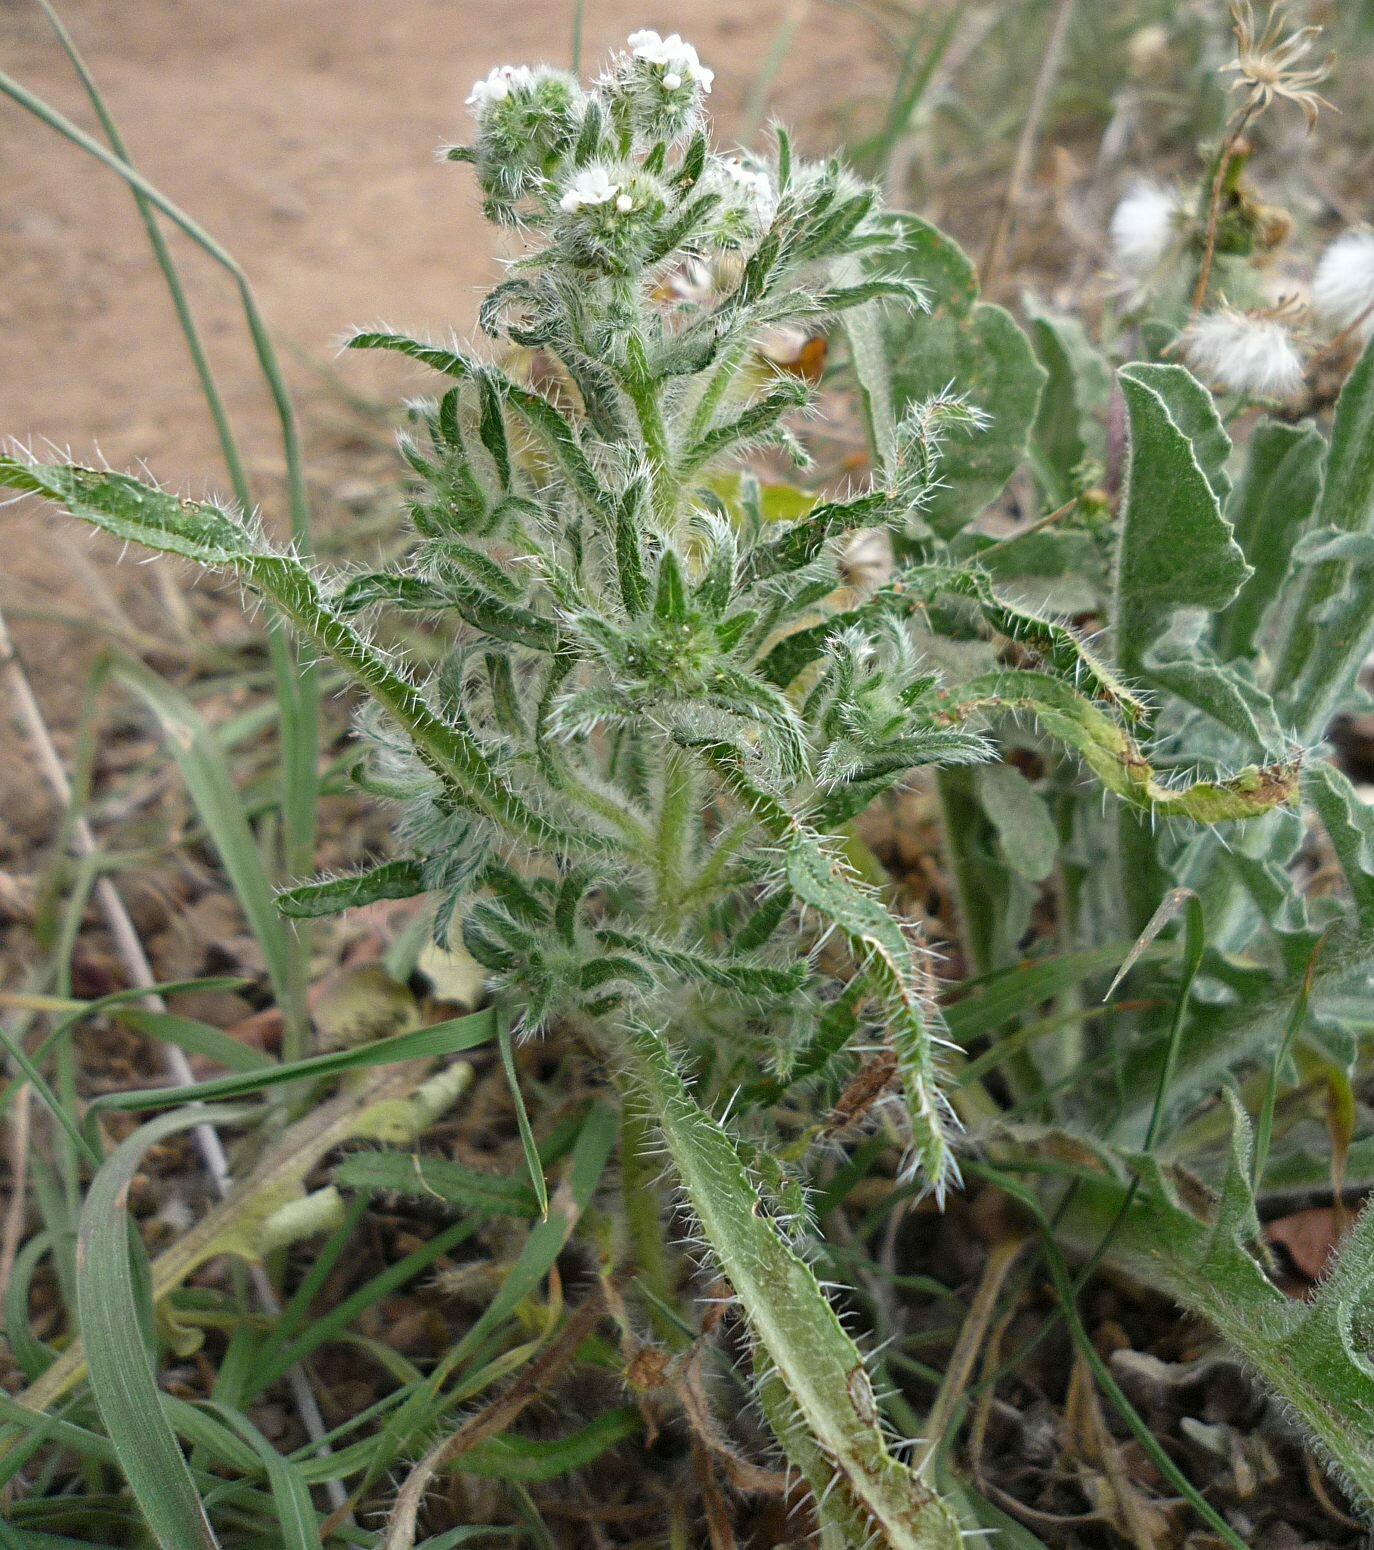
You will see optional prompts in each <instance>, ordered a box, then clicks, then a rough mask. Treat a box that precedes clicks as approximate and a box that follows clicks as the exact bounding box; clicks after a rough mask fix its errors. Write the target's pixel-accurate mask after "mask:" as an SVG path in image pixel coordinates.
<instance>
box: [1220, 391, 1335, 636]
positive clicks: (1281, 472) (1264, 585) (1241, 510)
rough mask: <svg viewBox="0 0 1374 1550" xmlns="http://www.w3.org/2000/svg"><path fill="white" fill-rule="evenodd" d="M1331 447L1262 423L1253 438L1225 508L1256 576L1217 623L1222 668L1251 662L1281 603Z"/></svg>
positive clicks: (1297, 429) (1302, 430)
mask: <svg viewBox="0 0 1374 1550" xmlns="http://www.w3.org/2000/svg"><path fill="white" fill-rule="evenodd" d="M1325 454H1326V443H1325V442H1324V441H1323V440H1322V437H1321V433H1320V432H1319V431H1318V430H1317V428H1316V426H1314V425H1310V424H1304V425H1285V424H1284V423H1283V422H1282V421H1280V420H1262V421H1261V422H1260V423H1259V424H1258V425H1257V426H1256V427H1255V429H1254V430H1253V431H1252V432H1251V435H1250V445H1249V448H1248V451H1247V458H1246V464H1245V472H1244V474H1243V475H1242V476H1241V480H1240V483H1239V484H1238V485H1237V486H1236V489H1235V493H1234V494H1233V495H1232V497H1231V501H1230V504H1229V505H1228V507H1227V508H1226V516H1227V520H1228V521H1230V523H1231V524H1232V526H1233V527H1234V529H1235V535H1236V542H1237V543H1238V544H1239V545H1240V547H1241V549H1242V550H1243V551H1244V553H1245V558H1246V560H1247V561H1248V563H1249V564H1250V566H1251V569H1252V570H1253V572H1254V574H1253V575H1252V576H1251V577H1250V579H1249V580H1248V581H1247V582H1246V583H1245V585H1244V586H1243V587H1242V588H1241V589H1240V593H1239V595H1238V596H1237V597H1236V598H1235V600H1234V601H1233V602H1232V603H1231V605H1230V607H1228V608H1227V610H1226V611H1225V613H1224V614H1223V615H1222V616H1221V618H1220V620H1219V621H1218V623H1217V651H1218V655H1219V656H1220V657H1221V659H1222V660H1223V661H1229V660H1231V659H1232V658H1233V657H1238V656H1248V655H1250V654H1251V653H1252V652H1254V651H1255V650H1256V648H1257V646H1258V644H1259V636H1260V627H1261V625H1262V624H1263V623H1264V620H1265V616H1266V614H1267V613H1268V612H1269V610H1270V608H1271V607H1273V606H1274V604H1275V603H1276V601H1277V600H1278V599H1279V597H1280V589H1281V588H1282V587H1283V584H1284V580H1285V579H1286V577H1287V575H1288V572H1289V569H1290V568H1291V565H1292V560H1293V546H1294V544H1295V543H1296V541H1297V539H1298V537H1299V535H1300V534H1301V533H1302V532H1303V530H1304V529H1305V528H1306V526H1307V524H1308V523H1309V522H1310V521H1311V519H1312V514H1313V512H1314V511H1315V510H1316V507H1317V502H1318V500H1319V499H1320V498H1321V489H1322V465H1323V462H1324V459H1325Z"/></svg>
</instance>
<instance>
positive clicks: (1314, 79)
mask: <svg viewBox="0 0 1374 1550" xmlns="http://www.w3.org/2000/svg"><path fill="white" fill-rule="evenodd" d="M1231 20H1232V23H1233V25H1234V27H1235V33H1236V57H1235V59H1233V60H1232V61H1231V63H1230V64H1229V65H1223V66H1222V70H1223V71H1229V72H1231V73H1232V74H1234V75H1235V77H1236V79H1235V80H1234V81H1232V82H1231V90H1232V91H1240V92H1244V93H1245V98H1244V100H1243V101H1242V102H1241V103H1240V104H1239V107H1238V109H1237V112H1238V114H1239V115H1241V116H1244V117H1247V118H1248V117H1249V116H1251V115H1252V114H1255V113H1263V112H1264V111H1265V110H1266V109H1267V108H1268V107H1269V105H1270V103H1271V102H1273V100H1274V98H1275V97H1286V98H1287V99H1288V101H1289V102H1292V103H1296V104H1297V106H1298V107H1299V108H1301V109H1302V116H1303V117H1304V118H1305V119H1306V120H1307V128H1308V131H1309V132H1310V131H1311V130H1312V129H1313V128H1314V127H1315V126H1316V122H1317V114H1318V112H1319V111H1320V110H1321V109H1322V108H1329V107H1331V104H1330V103H1329V102H1328V101H1327V100H1326V98H1325V97H1319V96H1318V95H1317V93H1316V92H1315V91H1314V90H1313V88H1314V87H1316V86H1319V85H1320V84H1321V83H1322V82H1323V81H1324V80H1325V79H1326V78H1327V76H1328V75H1330V73H1331V66H1332V64H1333V63H1334V56H1333V55H1332V56H1328V57H1327V58H1326V59H1325V60H1324V61H1323V62H1322V63H1321V64H1319V65H1308V66H1306V67H1303V68H1299V66H1300V62H1301V61H1302V60H1303V59H1304V58H1305V57H1306V55H1307V53H1308V52H1309V50H1310V49H1311V47H1312V45H1313V43H1315V42H1316V40H1317V39H1318V38H1319V37H1320V36H1321V31H1322V30H1321V28H1320V27H1299V28H1298V29H1297V30H1296V31H1294V32H1290V33H1288V34H1287V36H1285V35H1284V25H1285V23H1286V21H1287V16H1286V15H1285V14H1284V10H1283V7H1282V6H1281V5H1276V6H1274V8H1273V9H1272V10H1271V11H1270V12H1269V15H1268V17H1267V18H1266V20H1265V23H1264V27H1263V28H1262V29H1261V28H1260V26H1259V25H1258V23H1257V22H1256V20H1255V8H1254V6H1253V5H1252V4H1251V0H1231Z"/></svg>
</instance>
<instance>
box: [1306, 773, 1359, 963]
mask: <svg viewBox="0 0 1374 1550" xmlns="http://www.w3.org/2000/svg"><path fill="white" fill-rule="evenodd" d="M1303 791H1304V793H1305V794H1306V796H1307V797H1308V799H1309V800H1310V801H1311V803H1312V805H1313V807H1315V808H1316V810H1317V816H1318V817H1319V818H1320V819H1321V821H1322V827H1323V828H1324V829H1325V830H1326V835H1327V838H1328V839H1329V840H1330V841H1331V848H1332V849H1333V850H1334V851H1335V852H1336V860H1337V861H1338V862H1339V863H1340V868H1341V872H1342V874H1343V876H1344V877H1345V883H1346V887H1347V888H1349V890H1350V898H1351V902H1352V903H1353V904H1354V906H1355V918H1356V920H1357V921H1358V923H1359V929H1360V931H1361V932H1362V933H1364V934H1366V935H1368V934H1369V933H1371V932H1374V809H1371V808H1370V806H1369V804H1368V803H1366V802H1364V801H1362V800H1361V799H1360V794H1359V792H1358V791H1356V790H1355V788H1354V786H1352V785H1351V784H1350V782H1349V780H1347V779H1346V777H1345V776H1344V775H1342V774H1341V772H1340V771H1339V770H1338V769H1337V768H1336V767H1335V765H1333V764H1327V763H1326V762H1325V761H1324V760H1317V761H1316V762H1314V763H1313V764H1310V765H1309V766H1308V767H1307V769H1306V771H1305V772H1304V775H1303Z"/></svg>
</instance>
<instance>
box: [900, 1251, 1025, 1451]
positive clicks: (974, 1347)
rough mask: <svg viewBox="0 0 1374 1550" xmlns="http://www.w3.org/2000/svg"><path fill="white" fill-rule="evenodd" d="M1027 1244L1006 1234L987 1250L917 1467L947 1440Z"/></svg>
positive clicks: (927, 1426) (927, 1419) (922, 1445)
mask: <svg viewBox="0 0 1374 1550" xmlns="http://www.w3.org/2000/svg"><path fill="white" fill-rule="evenodd" d="M1025 1244H1026V1239H1025V1238H1022V1237H1010V1238H1003V1239H1002V1240H1001V1242H999V1243H995V1244H993V1246H992V1248H991V1249H989V1251H988V1257H987V1263H986V1264H985V1265H984V1266H983V1277H982V1280H980V1281H979V1283H978V1290H977V1292H976V1293H975V1294H974V1298H973V1305H972V1307H970V1308H969V1310H968V1317H967V1318H966V1319H965V1320H964V1322H963V1326H962V1328H961V1329H960V1330H959V1339H958V1340H957V1341H956V1343H955V1346H954V1353H953V1355H952V1356H951V1357H950V1359H949V1366H948V1367H947V1368H946V1369H945V1377H944V1382H942V1383H941V1385H940V1392H939V1393H938V1394H937V1395H936V1396H935V1403H934V1405H933V1406H932V1407H931V1411H930V1415H929V1416H928V1417H927V1418H926V1424H925V1427H924V1431H925V1434H926V1435H925V1439H924V1441H923V1442H922V1443H921V1444H920V1446H919V1447H918V1448H917V1450H916V1453H915V1455H914V1458H913V1465H914V1467H915V1468H916V1469H918V1470H925V1469H926V1468H927V1467H928V1466H929V1465H930V1463H931V1461H932V1459H933V1458H934V1457H935V1454H936V1452H937V1451H938V1450H939V1448H940V1446H941V1445H942V1443H943V1442H944V1440H945V1437H946V1434H947V1433H948V1431H949V1429H950V1425H951V1423H952V1422H953V1419H954V1412H955V1410H956V1409H957V1408H958V1405H959V1401H960V1399H961V1398H962V1397H963V1393H964V1390H965V1388H967V1386H968V1380H969V1377H970V1375H971V1374H972V1372H973V1364H974V1363H975V1362H976V1361H977V1360H978V1352H979V1350H980V1349H981V1347H982V1344H983V1340H984V1337H985V1336H986V1334H987V1331H988V1325H989V1324H990V1323H991V1322H992V1316H993V1314H994V1313H995V1312H996V1311H997V1299H998V1298H999V1297H1000V1296H1001V1295H1002V1287H1003V1285H1004V1284H1005V1283H1006V1279H1007V1275H1008V1273H1009V1271H1010V1270H1011V1267H1012V1266H1013V1265H1014V1264H1015V1263H1016V1258H1017V1256H1018V1255H1019V1254H1020V1252H1021V1250H1022V1249H1023V1248H1024V1247H1025Z"/></svg>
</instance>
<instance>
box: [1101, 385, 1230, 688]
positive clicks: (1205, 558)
mask: <svg viewBox="0 0 1374 1550" xmlns="http://www.w3.org/2000/svg"><path fill="white" fill-rule="evenodd" d="M1117 380H1118V382H1119V383H1120V385H1121V392H1122V396H1123V398H1124V400H1125V404H1126V421H1127V427H1128V433H1129V449H1128V459H1127V476H1126V493H1125V498H1124V500H1123V503H1122V511H1121V534H1120V538H1119V540H1118V547H1117V560H1116V576H1115V585H1114V599H1113V609H1112V630H1113V638H1114V640H1115V643H1116V655H1117V660H1118V662H1119V663H1120V665H1121V667H1122V668H1123V670H1125V671H1126V672H1127V673H1135V674H1140V673H1143V671H1144V667H1145V655H1146V652H1147V651H1148V649H1149V647H1150V645H1151V644H1152V643H1153V642H1154V640H1155V639H1156V637H1157V636H1158V635H1160V633H1161V632H1162V631H1163V630H1164V629H1165V627H1166V626H1167V625H1168V622H1169V620H1170V618H1171V617H1172V615H1173V613H1174V611H1175V610H1176V609H1178V608H1206V609H1212V610H1218V609H1222V608H1225V607H1226V605H1227V604H1228V603H1230V601H1231V600H1232V598H1234V597H1235V595H1236V593H1237V592H1238V591H1239V589H1240V587H1241V585H1242V583H1243V582H1244V581H1245V580H1246V578H1247V577H1248V576H1249V575H1250V567H1249V566H1248V565H1247V564H1246V563H1245V556H1244V554H1243V553H1242V552H1241V549H1240V545H1239V544H1237V543H1236V541H1235V537H1234V535H1233V533H1232V531H1231V525H1230V523H1229V522H1227V521H1226V519H1225V517H1223V516H1222V510H1221V499H1220V494H1219V492H1224V491H1225V489H1226V488H1227V485H1226V484H1225V476H1224V473H1223V471H1222V468H1221V460H1222V457H1223V447H1222V443H1223V442H1226V446H1227V447H1229V441H1228V440H1227V439H1226V433H1225V431H1224V430H1222V428H1221V425H1220V422H1219V421H1218V420H1217V417H1216V410H1215V407H1214V406H1213V404H1212V397H1211V394H1209V393H1208V392H1207V390H1206V389H1205V388H1204V387H1203V386H1202V385H1201V384H1200V383H1199V382H1197V381H1196V380H1195V379H1194V378H1193V377H1192V376H1190V375H1189V373H1188V372H1187V371H1185V370H1184V369H1183V367H1182V366H1151V365H1133V366H1123V367H1122V368H1121V370H1120V371H1119V372H1118V374H1117Z"/></svg>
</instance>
